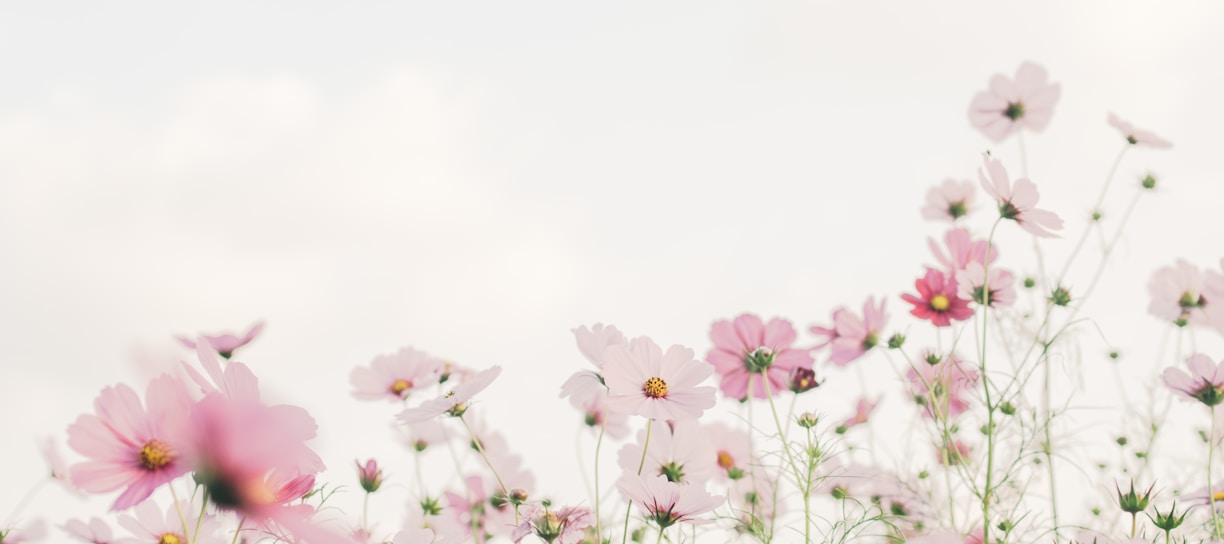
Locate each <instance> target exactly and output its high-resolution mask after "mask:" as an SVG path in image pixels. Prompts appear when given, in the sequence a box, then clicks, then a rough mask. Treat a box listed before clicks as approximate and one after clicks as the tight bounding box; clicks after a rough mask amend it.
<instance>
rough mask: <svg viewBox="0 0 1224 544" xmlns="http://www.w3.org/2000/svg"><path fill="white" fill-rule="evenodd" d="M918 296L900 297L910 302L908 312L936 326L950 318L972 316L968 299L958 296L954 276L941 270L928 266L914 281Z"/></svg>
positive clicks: (946, 324) (950, 322)
mask: <svg viewBox="0 0 1224 544" xmlns="http://www.w3.org/2000/svg"><path fill="white" fill-rule="evenodd" d="M914 288H915V289H917V290H918V296H914V295H911V294H908V293H906V294H904V295H901V299H902V300H904V301H906V302H908V303H910V304H912V305H913V306H914V308H913V309H912V310H910V314H911V315H913V316H914V317H917V318H919V319H927V320H930V322H931V324H933V325H935V326H936V327H947V326H948V325H951V324H952V320H953V319H955V320H957V321H964V320H966V319H969V318H970V317H973V310H971V309H969V301H967V300H965V299H963V298H960V297H959V296H958V291H957V286H956V278H954V277H953V276H951V275H948V276H944V273H943V272H940V271H938V270H935V269H934V268H928V269H927V272H926V276H924V277H922V278H919V279H918V281H916V282H914Z"/></svg>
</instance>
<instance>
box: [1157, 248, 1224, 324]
mask: <svg viewBox="0 0 1224 544" xmlns="http://www.w3.org/2000/svg"><path fill="white" fill-rule="evenodd" d="M1207 290H1208V281H1207V276H1206V275H1205V274H1204V273H1203V271H1202V270H1200V269H1199V268H1198V267H1196V266H1194V265H1192V264H1190V263H1188V262H1186V261H1184V260H1182V259H1178V260H1177V263H1176V264H1175V265H1174V266H1166V267H1164V268H1161V269H1159V270H1157V271H1156V272H1155V273H1154V274H1152V279H1151V280H1150V281H1148V294H1150V295H1152V302H1151V303H1150V304H1149V305H1148V313H1150V314H1152V315H1154V316H1156V317H1159V318H1161V319H1166V320H1168V321H1171V322H1173V323H1175V324H1177V325H1178V326H1185V325H1187V324H1195V325H1205V324H1207V323H1208V322H1209V321H1210V319H1209V318H1208V315H1207V312H1209V311H1210V309H1211V301H1212V300H1216V297H1210V298H1209V297H1207V296H1205V295H1204V293H1205V292H1206V291H1207ZM1222 294H1224V293H1222Z"/></svg>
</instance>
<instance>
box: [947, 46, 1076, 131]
mask: <svg viewBox="0 0 1224 544" xmlns="http://www.w3.org/2000/svg"><path fill="white" fill-rule="evenodd" d="M1058 95H1059V88H1058V84H1057V83H1050V82H1049V76H1048V75H1047V74H1046V71H1045V68H1042V67H1040V66H1037V65H1036V64H1033V63H1031V62H1025V63H1024V64H1021V65H1020V69H1019V70H1016V78H1015V79H1014V80H1012V79H1008V78H1007V77H1006V76H1004V75H1002V74H995V75H994V77H991V78H990V89H989V90H986V91H982V92H980V93H978V94H977V95H976V96H974V97H973V101H972V102H970V103H969V123H970V124H972V125H973V127H974V128H976V129H978V130H980V131H982V134H985V135H986V137H987V138H990V139H991V140H992V141H995V142H1001V141H1003V140H1004V139H1006V138H1007V137H1008V136H1010V135H1011V134H1012V133H1013V132H1016V131H1019V130H1020V129H1021V128H1027V129H1029V130H1031V131H1033V132H1041V131H1042V130H1045V127H1046V125H1048V124H1049V123H1050V117H1052V116H1053V115H1054V104H1055V103H1056V102H1058Z"/></svg>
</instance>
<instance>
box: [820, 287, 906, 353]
mask: <svg viewBox="0 0 1224 544" xmlns="http://www.w3.org/2000/svg"><path fill="white" fill-rule="evenodd" d="M887 321H888V315H887V314H885V313H884V300H880V305H879V306H876V304H875V298H873V297H868V298H867V301H866V302H864V303H863V317H862V318H859V316H857V315H855V314H853V313H851V312H850V311H849V310H846V309H844V308H843V309H838V310H836V311H834V312H833V326H832V327H831V328H824V327H817V326H814V327H812V328H811V331H812V333H813V334H815V335H817V336H823V337H825V341H824V342H823V343H822V344H820V345H819V346H817V347H818V348H819V347H824V346H829V347H830V348H829V362H831V363H833V364H835V365H837V366H846V365H847V364H849V363H851V362H852V361H854V360H855V359H858V358H859V357H862V356H863V355H864V354H866V353H867V351H869V350H870V349H871V348H874V347H876V345H878V344H879V343H880V332H881V331H882V330H883V329H884V324H885V323H886V322H887Z"/></svg>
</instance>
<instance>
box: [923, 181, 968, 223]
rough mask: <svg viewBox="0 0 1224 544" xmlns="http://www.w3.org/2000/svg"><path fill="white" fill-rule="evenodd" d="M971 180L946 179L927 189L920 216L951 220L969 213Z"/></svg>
mask: <svg viewBox="0 0 1224 544" xmlns="http://www.w3.org/2000/svg"><path fill="white" fill-rule="evenodd" d="M973 193H974V190H973V182H971V181H957V180H953V179H946V180H944V182H943V183H941V184H940V185H939V186H938V187H931V190H929V191H927V195H926V206H924V207H923V208H922V218H923V219H928V220H931V221H953V222H955V221H956V220H957V219H960V218H962V217H964V216H966V215H968V214H969V209H970V208H972V207H973Z"/></svg>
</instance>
